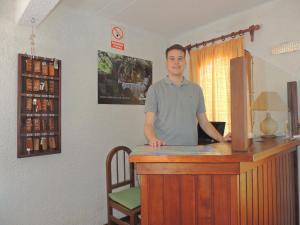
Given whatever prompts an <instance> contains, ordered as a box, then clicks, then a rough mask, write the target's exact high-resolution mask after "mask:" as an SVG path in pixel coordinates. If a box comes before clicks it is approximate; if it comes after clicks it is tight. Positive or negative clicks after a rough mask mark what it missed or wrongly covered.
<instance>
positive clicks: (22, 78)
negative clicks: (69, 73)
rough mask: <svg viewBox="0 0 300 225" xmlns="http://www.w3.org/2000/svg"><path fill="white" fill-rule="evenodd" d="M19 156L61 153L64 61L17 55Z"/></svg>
mask: <svg viewBox="0 0 300 225" xmlns="http://www.w3.org/2000/svg"><path fill="white" fill-rule="evenodd" d="M17 138H18V149H17V157H18V158H24V157H32V156H40V155H49V154H56V153H60V152H61V60H58V59H51V58H45V57H39V56H31V55H25V54H19V55H18V134H17Z"/></svg>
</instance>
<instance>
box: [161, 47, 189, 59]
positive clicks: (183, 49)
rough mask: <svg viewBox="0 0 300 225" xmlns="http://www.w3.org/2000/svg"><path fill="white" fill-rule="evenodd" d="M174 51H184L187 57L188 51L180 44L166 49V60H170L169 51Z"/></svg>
mask: <svg viewBox="0 0 300 225" xmlns="http://www.w3.org/2000/svg"><path fill="white" fill-rule="evenodd" d="M174 49H176V50H179V51H182V52H183V53H184V56H185V51H186V49H185V47H183V46H182V45H180V44H174V45H172V46H170V47H169V48H167V49H166V58H168V53H169V51H171V50H174Z"/></svg>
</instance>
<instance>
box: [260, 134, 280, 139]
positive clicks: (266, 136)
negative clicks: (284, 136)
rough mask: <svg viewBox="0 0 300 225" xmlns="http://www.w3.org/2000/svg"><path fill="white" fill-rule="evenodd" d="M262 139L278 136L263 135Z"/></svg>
mask: <svg viewBox="0 0 300 225" xmlns="http://www.w3.org/2000/svg"><path fill="white" fill-rule="evenodd" d="M260 137H262V138H276V137H277V136H276V135H274V134H270V135H261V136H260Z"/></svg>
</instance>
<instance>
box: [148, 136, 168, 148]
mask: <svg viewBox="0 0 300 225" xmlns="http://www.w3.org/2000/svg"><path fill="white" fill-rule="evenodd" d="M149 145H150V146H152V147H160V146H162V145H166V143H165V142H164V141H162V140H160V139H158V138H153V139H151V140H149Z"/></svg>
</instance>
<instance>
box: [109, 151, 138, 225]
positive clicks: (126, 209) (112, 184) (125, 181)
mask: <svg viewBox="0 0 300 225" xmlns="http://www.w3.org/2000/svg"><path fill="white" fill-rule="evenodd" d="M130 153H131V150H130V149H129V148H127V147H125V146H118V147H115V148H113V149H112V150H111V151H110V152H109V153H108V155H107V158H106V188H107V219H108V225H113V224H118V225H136V224H139V218H138V215H139V214H140V212H141V206H140V189H139V188H138V187H135V186H134V183H135V182H134V180H135V179H134V178H135V177H134V165H133V163H129V161H128V156H129V154H130ZM124 187H127V188H126V189H124ZM118 189H119V190H118ZM120 189H122V190H120ZM113 209H114V210H117V211H120V212H121V213H123V214H125V215H126V217H125V218H117V217H116V216H114V213H113ZM126 218H127V220H128V219H129V221H126ZM128 222H129V223H128Z"/></svg>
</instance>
